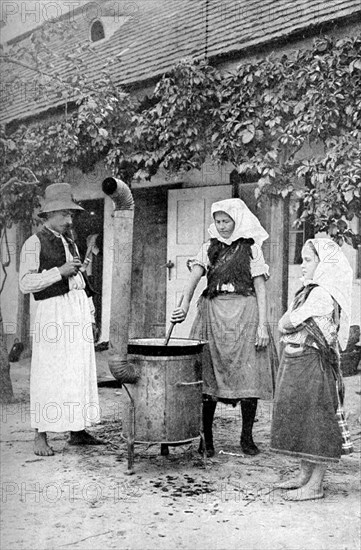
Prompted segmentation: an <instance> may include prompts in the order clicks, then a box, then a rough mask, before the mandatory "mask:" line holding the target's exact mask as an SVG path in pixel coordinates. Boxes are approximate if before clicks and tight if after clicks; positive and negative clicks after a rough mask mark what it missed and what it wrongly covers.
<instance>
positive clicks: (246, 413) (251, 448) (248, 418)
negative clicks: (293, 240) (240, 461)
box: [241, 397, 259, 456]
mask: <svg viewBox="0 0 361 550" xmlns="http://www.w3.org/2000/svg"><path fill="white" fill-rule="evenodd" d="M241 411H242V433H241V448H242V451H243V452H244V454H246V455H252V456H254V455H258V453H259V449H258V447H257V445H256V444H255V443H254V441H253V437H252V428H253V424H254V419H255V417H256V412H257V399H256V398H255V397H249V398H247V399H241Z"/></svg>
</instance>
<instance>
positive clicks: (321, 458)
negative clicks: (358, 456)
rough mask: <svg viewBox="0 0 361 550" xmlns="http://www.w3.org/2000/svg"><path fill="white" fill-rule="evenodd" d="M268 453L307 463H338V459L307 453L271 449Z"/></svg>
mask: <svg viewBox="0 0 361 550" xmlns="http://www.w3.org/2000/svg"><path fill="white" fill-rule="evenodd" d="M270 451H272V452H273V453H277V454H282V455H285V456H291V457H294V458H301V459H304V460H308V461H309V462H317V463H320V462H322V463H325V464H326V463H328V462H332V463H337V462H340V458H335V457H330V456H315V455H310V454H307V453H302V452H297V451H287V450H285V449H274V448H273V447H270Z"/></svg>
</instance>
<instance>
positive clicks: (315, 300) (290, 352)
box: [271, 238, 352, 500]
mask: <svg viewBox="0 0 361 550" xmlns="http://www.w3.org/2000/svg"><path fill="white" fill-rule="evenodd" d="M302 260H303V261H302V274H303V277H302V279H301V281H302V283H303V286H302V288H301V289H300V290H299V291H298V292H296V295H295V297H294V299H293V301H292V303H291V305H290V307H289V309H288V311H287V312H286V313H285V314H284V315H283V317H282V318H281V319H280V321H279V330H280V331H281V333H282V337H281V341H282V342H283V343H284V345H285V348H284V353H283V356H282V361H281V366H280V369H279V373H278V377H277V384H276V395H275V402H274V403H275V404H274V411H273V419H272V429H271V449H272V450H273V451H275V452H279V453H282V454H285V455H288V456H294V457H297V458H300V459H301V466H300V472H299V474H298V476H297V478H296V479H292V480H287V481H284V482H282V483H279V484H278V485H277V486H276V487H278V488H280V489H287V490H288V489H289V490H290V491H289V493H287V497H288V498H289V499H290V500H310V499H318V498H322V497H323V495H324V493H323V479H324V475H325V472H326V469H327V465H328V464H329V463H332V462H338V461H339V459H340V457H341V454H342V453H344V454H346V453H350V452H352V445H351V442H350V441H349V433H348V432H347V426H346V425H345V423H344V422H339V414H340V412H339V411H340V406H342V402H343V397H344V386H343V382H342V375H341V370H340V359H339V347H340V348H341V349H345V347H346V345H347V340H348V334H349V328H350V310H351V291H352V269H351V267H350V265H349V263H348V261H347V259H346V257H345V255H344V254H343V252H342V250H341V248H340V247H339V246H338V245H337V244H336V243H335V242H334V241H332V240H331V239H328V238H319V239H309V240H308V241H306V243H305V245H304V247H303V249H302ZM342 427H343V428H344V430H343V431H342V429H341V428H342Z"/></svg>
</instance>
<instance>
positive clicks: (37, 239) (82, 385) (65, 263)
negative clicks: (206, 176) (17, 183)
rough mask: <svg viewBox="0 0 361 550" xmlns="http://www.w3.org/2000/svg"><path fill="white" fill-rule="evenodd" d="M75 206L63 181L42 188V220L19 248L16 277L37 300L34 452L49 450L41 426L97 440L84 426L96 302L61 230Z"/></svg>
mask: <svg viewBox="0 0 361 550" xmlns="http://www.w3.org/2000/svg"><path fill="white" fill-rule="evenodd" d="M80 210H84V209H83V208H81V207H80V206H79V205H77V204H76V203H75V202H74V200H73V197H72V192H71V186H70V185H69V184H68V183H54V184H51V185H49V186H48V187H47V188H46V190H45V200H44V204H43V207H42V209H41V211H40V213H39V216H40V217H41V218H42V219H43V220H44V225H43V227H42V229H41V230H40V231H38V233H36V234H34V235H32V236H31V237H30V238H29V239H28V240H27V241H26V242H25V243H24V246H23V248H22V251H21V259H20V270H19V281H20V290H21V292H23V293H24V294H29V293H32V294H33V296H34V299H35V300H36V302H37V310H36V316H35V323H34V329H33V330H34V332H33V351H32V359H31V376H30V415H31V426H32V427H33V428H35V441H34V452H35V454H36V455H40V456H51V455H53V454H54V451H53V449H52V448H51V447H50V445H49V444H48V441H47V432H48V431H51V432H68V431H70V439H69V444H71V445H97V444H100V443H101V442H100V441H99V440H97V439H96V438H94V437H93V436H92V435H91V434H89V433H88V432H86V431H85V428H86V427H88V426H90V425H91V424H92V423H95V422H98V421H99V400H98V389H97V377H96V363H95V353H94V343H93V334H92V323H93V322H94V306H93V302H92V299H91V297H90V294H91V292H90V291H89V289H88V286H87V284H86V281H85V279H84V277H83V275H82V273H81V270H80V268H81V262H80V260H79V256H78V252H77V248H76V245H75V243H74V241H73V240H72V239H70V238H69V237H68V236H67V233H68V231H69V230H70V229H71V227H72V217H73V215H74V214H75V213H76V212H77V211H80Z"/></svg>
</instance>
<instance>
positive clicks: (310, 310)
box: [289, 286, 334, 327]
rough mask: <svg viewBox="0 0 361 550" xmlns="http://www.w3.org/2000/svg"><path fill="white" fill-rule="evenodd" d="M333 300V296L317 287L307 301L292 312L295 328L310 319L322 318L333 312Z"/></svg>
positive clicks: (291, 318) (291, 316)
mask: <svg viewBox="0 0 361 550" xmlns="http://www.w3.org/2000/svg"><path fill="white" fill-rule="evenodd" d="M333 308H334V306H333V300H332V297H331V295H330V294H329V293H328V292H327V291H326V290H324V289H323V288H321V287H320V286H317V287H316V288H314V289H313V290H312V291H311V292H310V294H309V296H308V298H307V300H306V301H305V303H304V304H302V306H300V307H299V308H298V309H296V310H294V311H291V313H290V315H289V319H290V321H291V323H292V324H293V326H294V327H297V326H298V325H300V324H301V323H303V322H304V321H306V319H309V318H310V317H322V316H324V315H330V314H331V313H332V312H333Z"/></svg>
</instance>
